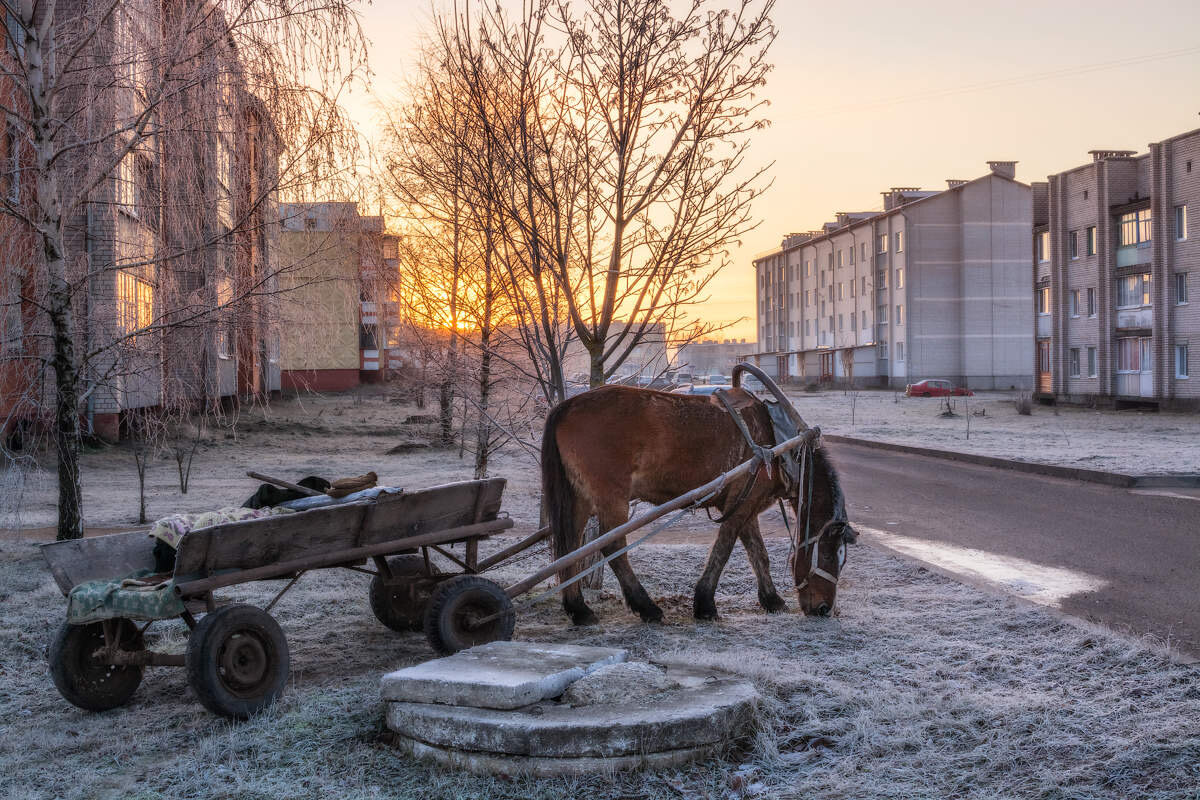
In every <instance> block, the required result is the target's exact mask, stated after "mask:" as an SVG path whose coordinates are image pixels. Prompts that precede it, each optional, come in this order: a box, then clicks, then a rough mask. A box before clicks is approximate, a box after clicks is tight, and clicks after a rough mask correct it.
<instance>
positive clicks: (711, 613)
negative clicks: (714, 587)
mask: <svg viewBox="0 0 1200 800" xmlns="http://www.w3.org/2000/svg"><path fill="white" fill-rule="evenodd" d="M692 616H693V617H695V618H696V619H698V620H700V621H701V622H716V621H717V620H718V619H720V615H718V614H717V608H716V606H713V607H711V608H695V609H693V611H692Z"/></svg>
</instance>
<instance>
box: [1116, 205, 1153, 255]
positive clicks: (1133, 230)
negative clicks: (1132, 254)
mask: <svg viewBox="0 0 1200 800" xmlns="http://www.w3.org/2000/svg"><path fill="white" fill-rule="evenodd" d="M1151 222H1152V220H1151V215H1150V209H1148V208H1143V209H1141V210H1140V211H1130V212H1129V213H1127V214H1122V215H1121V217H1120V220H1119V222H1118V231H1119V233H1120V238H1119V240H1118V241H1119V242H1120V246H1121V247H1132V246H1134V245H1138V246H1141V245H1147V244H1149V243H1150V233H1151V230H1150V229H1151Z"/></svg>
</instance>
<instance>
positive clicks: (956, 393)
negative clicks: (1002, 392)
mask: <svg viewBox="0 0 1200 800" xmlns="http://www.w3.org/2000/svg"><path fill="white" fill-rule="evenodd" d="M904 394H905V396H906V397H951V396H953V397H963V396H964V395H967V396H969V395H974V394H975V393H974V392H972V391H971V390H970V389H965V388H963V387H962V386H955V385H954V384H953V383H951V382H950V381H944V380H941V379H939V378H926V379H925V380H923V381H917V382H916V383H910V384H908V385H907V386H905V387H904Z"/></svg>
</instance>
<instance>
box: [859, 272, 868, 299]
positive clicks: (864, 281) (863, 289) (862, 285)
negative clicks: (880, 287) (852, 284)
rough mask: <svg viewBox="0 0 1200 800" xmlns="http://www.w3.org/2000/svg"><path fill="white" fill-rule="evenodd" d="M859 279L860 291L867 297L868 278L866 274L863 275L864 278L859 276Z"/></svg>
mask: <svg viewBox="0 0 1200 800" xmlns="http://www.w3.org/2000/svg"><path fill="white" fill-rule="evenodd" d="M859 281H860V283H859V291H860V293H861V294H862V296H863V297H866V296H867V279H866V276H863V277H862V278H859Z"/></svg>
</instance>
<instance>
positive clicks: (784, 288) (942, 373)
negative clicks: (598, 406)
mask: <svg viewBox="0 0 1200 800" xmlns="http://www.w3.org/2000/svg"><path fill="white" fill-rule="evenodd" d="M988 166H989V171H988V173H987V174H985V175H983V176H981V177H979V178H976V179H974V180H970V181H962V180H948V181H947V187H946V188H945V189H942V190H936V191H922V190H920V189H915V188H903V187H902V188H892V189H890V190H888V191H886V192H884V193H883V210H882V211H866V212H840V213H838V214H837V219H836V220H835V221H833V222H827V223H826V224H825V225H824V226H823V227H822V228H821V229H820V230H817V231H810V232H807V233H798V234H791V235H789V236H788V237H786V238H785V239H784V240H783V242H782V244H781V246H780V247H779V248H776V249H775V250H772V251H770V252H768V253H764V254H762V255H759V256H758V257H756V258H755V259H754V268H755V276H756V286H757V302H758V306H757V312H758V352H756V353H754V354H753V355H750V356H747V358H748V359H749V360H751V361H753V362H755V363H757V364H758V365H759V366H761V367H763V368H764V369H765V370H766V371H767V372H768V373H769V374H773V375H775V376H776V377H778V378H781V379H783V380H798V381H802V382H834V383H837V384H839V385H862V386H897V385H899V386H903V385H904V384H905V383H906V382H912V381H914V380H919V379H921V378H946V379H949V380H953V381H956V382H959V383H963V384H966V385H969V386H971V387H972V388H979V389H991V388H1005V389H1007V388H1009V387H1029V386H1030V384H1031V377H1030V373H1029V368H1028V364H1029V362H1030V360H1031V359H1032V357H1033V342H1032V339H1031V337H1030V335H1029V332H1030V330H1031V329H1032V327H1033V315H1032V310H1031V308H1030V301H1031V290H1030V286H1029V273H1028V235H1029V230H1030V225H1031V218H1032V209H1031V192H1030V187H1029V186H1027V185H1025V184H1023V183H1020V182H1018V181H1017V180H1015V166H1016V162H1012V161H990V162H988Z"/></svg>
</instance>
